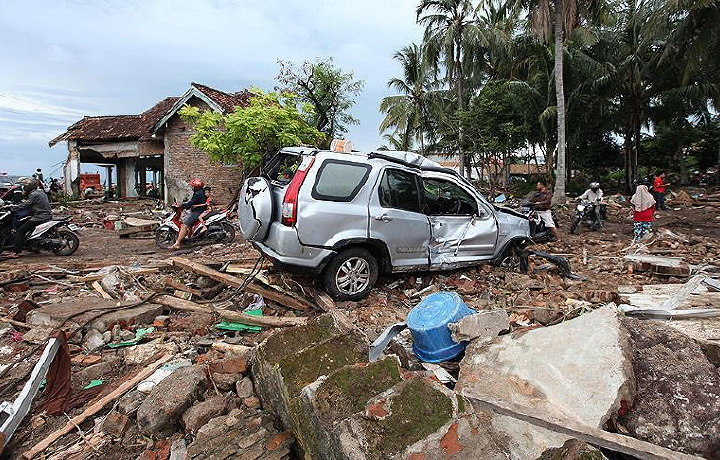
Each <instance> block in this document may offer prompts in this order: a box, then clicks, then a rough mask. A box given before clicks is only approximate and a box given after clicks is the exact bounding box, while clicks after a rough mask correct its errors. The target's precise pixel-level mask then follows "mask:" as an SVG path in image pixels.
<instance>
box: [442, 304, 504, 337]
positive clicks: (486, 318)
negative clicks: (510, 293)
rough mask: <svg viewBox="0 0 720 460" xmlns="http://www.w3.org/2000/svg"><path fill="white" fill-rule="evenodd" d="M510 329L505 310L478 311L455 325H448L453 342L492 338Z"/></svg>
mask: <svg viewBox="0 0 720 460" xmlns="http://www.w3.org/2000/svg"><path fill="white" fill-rule="evenodd" d="M509 327H510V325H509V317H508V314H507V312H506V311H505V310H488V311H480V312H478V313H475V314H474V315H468V316H465V317H463V318H461V319H460V321H458V322H457V323H450V324H448V328H449V329H450V332H451V333H452V339H453V340H454V341H455V342H458V343H460V342H463V341H466V340H473V339H476V338H493V337H497V336H498V334H499V333H500V332H502V331H504V330H507V329H508V328H509Z"/></svg>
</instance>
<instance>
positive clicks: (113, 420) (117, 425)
mask: <svg viewBox="0 0 720 460" xmlns="http://www.w3.org/2000/svg"><path fill="white" fill-rule="evenodd" d="M130 425H131V423H130V419H129V418H128V417H127V416H126V415H124V414H121V413H120V412H116V411H112V412H110V413H109V414H107V415H106V416H105V420H103V423H102V430H103V432H105V433H107V434H109V435H110V436H112V437H114V438H120V437H122V435H124V434H125V432H126V431H127V430H128V428H130Z"/></svg>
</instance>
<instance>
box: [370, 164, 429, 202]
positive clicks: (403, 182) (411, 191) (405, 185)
mask: <svg viewBox="0 0 720 460" xmlns="http://www.w3.org/2000/svg"><path fill="white" fill-rule="evenodd" d="M378 194H379V195H380V205H381V206H382V207H383V208H397V209H404V210H405V211H411V212H420V195H419V193H418V188H417V182H416V179H415V175H414V174H410V173H407V172H405V171H400V170H397V169H388V170H386V171H385V173H384V174H383V178H382V180H381V181H380V187H379V188H378Z"/></svg>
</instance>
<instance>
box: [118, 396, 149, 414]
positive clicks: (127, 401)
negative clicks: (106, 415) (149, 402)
mask: <svg viewBox="0 0 720 460" xmlns="http://www.w3.org/2000/svg"><path fill="white" fill-rule="evenodd" d="M144 399H145V394H143V393H141V392H139V391H137V390H132V391H130V392H129V393H127V394H126V395H125V396H123V397H122V398H120V400H119V401H118V411H119V412H120V413H121V414H125V415H132V414H134V413H135V411H137V409H138V407H140V404H142V402H143V400H144Z"/></svg>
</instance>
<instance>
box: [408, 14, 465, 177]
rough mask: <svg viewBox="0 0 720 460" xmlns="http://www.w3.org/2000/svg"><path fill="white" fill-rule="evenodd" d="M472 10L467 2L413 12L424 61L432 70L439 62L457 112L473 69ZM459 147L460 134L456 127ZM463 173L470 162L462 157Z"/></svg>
mask: <svg viewBox="0 0 720 460" xmlns="http://www.w3.org/2000/svg"><path fill="white" fill-rule="evenodd" d="M474 11H475V7H474V5H473V3H472V1H470V0H421V1H420V5H418V7H417V9H416V13H417V22H418V23H419V24H421V25H423V26H424V27H425V36H424V38H423V46H424V48H425V53H426V54H425V57H426V59H427V61H428V63H430V64H431V65H432V66H433V67H434V68H436V69H437V68H439V64H440V62H441V61H442V63H443V65H444V67H445V72H446V79H447V81H448V82H449V83H450V87H451V91H452V92H453V93H455V95H456V98H457V101H456V109H457V110H458V111H460V110H462V109H463V107H464V101H465V99H466V98H467V94H466V93H465V87H464V83H465V77H466V75H465V74H466V73H468V72H470V71H471V67H472V66H474V65H476V64H477V62H476V60H475V58H476V55H475V48H476V47H477V44H478V34H477V24H476V22H475V19H474ZM457 132H458V146H460V145H461V144H462V143H461V138H462V133H461V131H460V125H459V123H458V125H457ZM463 169H465V170H466V171H467V173H468V175H469V174H470V158H469V157H467V156H465V155H463Z"/></svg>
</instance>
